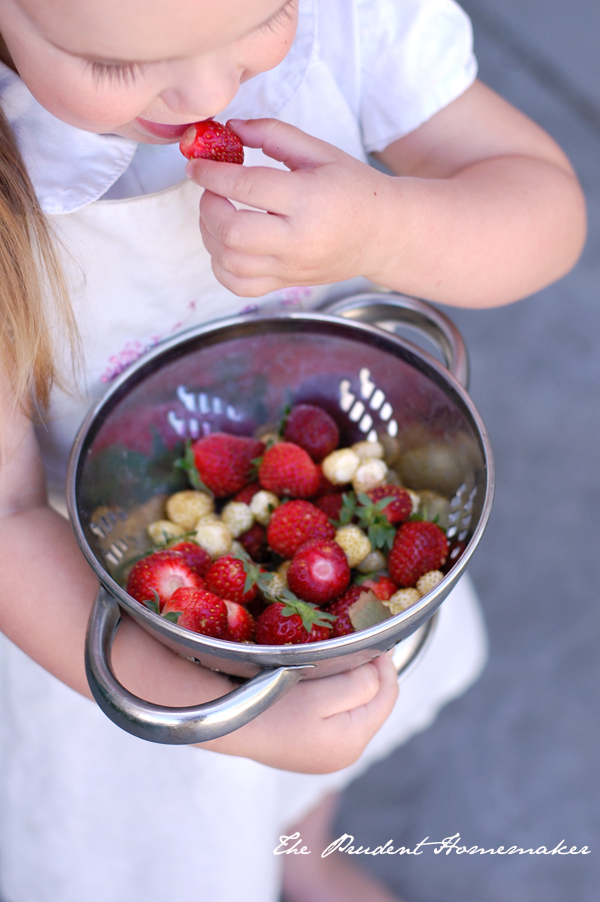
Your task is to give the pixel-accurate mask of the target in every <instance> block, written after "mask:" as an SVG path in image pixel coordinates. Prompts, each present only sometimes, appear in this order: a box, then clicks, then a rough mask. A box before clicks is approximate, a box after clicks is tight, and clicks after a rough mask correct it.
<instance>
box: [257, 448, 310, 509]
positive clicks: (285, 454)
mask: <svg viewBox="0 0 600 902" xmlns="http://www.w3.org/2000/svg"><path fill="white" fill-rule="evenodd" d="M258 480H259V482H260V484H261V486H262V487H263V489H267V490H268V491H269V492H274V493H275V494H276V495H289V496H291V497H292V498H309V497H310V496H311V495H314V494H315V492H316V491H317V489H318V488H319V483H320V481H321V477H320V474H319V469H318V467H317V466H316V465H315V464H314V463H313V461H312V460H311V459H310V456H309V455H308V454H307V453H306V451H305V450H304V448H300V447H299V445H293V444H292V443H291V442H279V443H278V444H277V445H273V447H272V448H269V450H268V451H267V452H265V456H264V457H263V460H262V463H261V465H260V467H259V470H258Z"/></svg>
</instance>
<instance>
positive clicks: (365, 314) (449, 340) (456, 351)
mask: <svg viewBox="0 0 600 902" xmlns="http://www.w3.org/2000/svg"><path fill="white" fill-rule="evenodd" d="M322 312H323V313H327V314H333V315H335V316H343V317H345V318H347V319H357V320H360V322H366V323H375V324H376V325H378V326H380V327H381V328H382V329H386V328H387V329H389V327H390V326H391V331H393V328H394V326H396V325H401V326H407V327H409V328H411V329H414V331H415V332H418V333H420V334H421V335H425V336H426V337H427V338H429V339H430V340H431V341H432V342H433V343H434V345H436V347H437V348H439V350H440V352H441V354H442V356H443V358H444V361H445V363H446V367H447V369H448V370H449V371H450V372H451V373H452V375H453V376H454V378H455V379H456V380H457V382H460V384H461V385H462V386H463V387H464V388H467V385H468V382H469V359H468V356H467V349H466V347H465V343H464V341H463V338H462V335H461V334H460V332H459V331H458V329H457V328H456V326H455V325H454V323H453V322H452V320H450V319H448V317H447V316H446V315H445V314H444V313H442V312H441V310H438V309H437V307H433V306H432V305H431V304H427V303H426V302H425V301H421V300H419V299H418V298H411V297H408V296H407V295H403V294H395V293H393V292H390V293H389V294H388V293H383V292H375V291H373V292H365V293H364V294H355V295H353V296H352V297H349V298H344V299H343V300H339V301H334V302H333V303H332V304H327V305H325V306H324V307H323V308H322Z"/></svg>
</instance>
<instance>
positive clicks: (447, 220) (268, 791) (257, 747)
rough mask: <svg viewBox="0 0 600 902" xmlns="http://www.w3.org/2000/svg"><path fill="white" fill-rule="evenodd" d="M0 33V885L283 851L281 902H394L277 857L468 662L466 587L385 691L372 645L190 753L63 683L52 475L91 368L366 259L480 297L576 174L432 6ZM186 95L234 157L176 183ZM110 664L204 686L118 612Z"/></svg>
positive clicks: (533, 254)
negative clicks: (284, 837) (421, 653)
mask: <svg viewBox="0 0 600 902" xmlns="http://www.w3.org/2000/svg"><path fill="white" fill-rule="evenodd" d="M0 33H1V35H2V39H3V45H2V60H3V65H2V69H1V72H0V76H1V77H0V96H1V99H2V107H3V110H4V117H6V121H3V122H2V126H1V127H2V140H1V147H0V155H1V159H0V181H1V197H0V229H1V240H0V270H1V283H0V284H1V285H2V288H1V289H0V292H1V297H2V319H1V326H0V329H1V332H0V335H1V342H2V359H3V370H2V374H1V377H2V379H1V392H0V400H1V411H0V412H1V469H0V513H1V517H0V548H1V549H2V563H3V567H2V575H1V580H0V593H1V594H0V630H1V631H2V632H3V633H4V635H5V637H7V638H5V639H1V641H0V812H1V814H0V893H1V894H2V896H3V899H4V902H50V900H52V902H71V900H73V902H74V900H77V902H81V900H85V902H100V900H102V902H136V900H138V899H139V900H142V899H143V900H144V902H171V900H175V899H180V898H184V897H186V898H187V897H189V896H190V894H192V896H194V897H198V898H202V899H207V900H211V902H226V900H227V902H228V900H232V899H238V898H244V899H245V900H246V902H248V900H257V902H258V900H260V902H268V900H274V899H276V898H277V894H278V891H279V880H280V876H279V869H280V867H281V863H282V860H283V858H285V859H286V868H285V872H286V873H285V888H286V893H287V898H289V900H290V902H303V900H310V902H315V900H317V899H323V900H333V899H335V898H344V899H346V900H351V899H353V898H369V899H371V900H373V902H377V900H384V899H389V898H390V897H389V895H388V894H387V893H386V892H385V891H384V890H383V889H377V888H376V887H375V886H374V885H372V884H371V883H370V882H369V881H368V880H367V878H362V877H355V876H352V877H349V876H348V871H347V870H345V866H344V863H341V862H338V863H337V864H333V858H332V859H325V860H321V859H320V857H319V855H320V851H321V849H320V848H315V849H314V850H313V851H312V854H311V855H310V856H305V857H299V858H298V860H297V861H295V860H294V856H293V855H291V856H276V855H273V850H274V849H275V847H276V846H277V845H278V836H279V834H280V833H283V832H287V833H290V832H293V829H294V828H290V827H289V826H288V825H289V824H290V823H293V822H294V821H296V820H297V819H298V818H301V817H304V816H306V815H307V812H308V811H309V810H310V809H311V807H313V806H315V805H316V804H317V803H318V802H320V807H319V808H318V809H316V811H315V812H313V814H311V815H310V816H309V817H308V818H307V820H305V821H304V823H303V824H301V828H300V829H301V830H302V829H304V830H305V831H307V832H306V836H305V837H304V839H305V843H306V839H307V837H308V835H309V832H310V835H311V836H312V837H313V838H315V841H316V842H321V841H322V840H323V838H324V837H326V836H327V823H328V817H329V816H330V807H331V806H330V802H329V800H325V801H324V802H323V801H322V800H323V797H324V795H325V794H326V793H328V792H331V790H333V789H336V788H339V787H341V786H343V785H344V784H345V783H346V782H347V781H348V780H349V779H350V778H351V776H353V775H354V774H355V773H357V772H358V770H359V769H361V768H364V767H365V766H366V765H367V764H368V763H369V762H370V761H372V760H374V759H375V758H376V757H377V756H380V755H382V754H385V753H387V751H389V750H390V749H391V748H392V747H393V746H394V745H395V744H397V743H398V742H400V741H402V740H404V739H405V738H407V736H408V735H410V734H411V733H412V732H414V731H415V730H417V729H421V728H423V727H424V726H425V725H426V724H427V723H428V722H429V721H430V720H431V719H432V718H433V716H435V712H436V711H437V710H438V708H439V707H440V705H442V704H443V703H444V702H445V701H447V700H448V699H449V698H451V697H453V696H454V695H456V694H458V693H459V692H460V691H462V690H463V689H464V688H465V687H466V686H467V685H468V684H469V683H470V682H471V681H472V680H473V679H474V678H475V676H476V674H477V672H478V671H479V669H480V667H481V663H482V657H483V652H482V649H483V640H482V633H481V627H480V622H479V619H478V613H477V609H476V606H475V604H474V600H473V596H472V593H471V592H470V590H469V588H468V585H464V581H463V585H462V588H461V587H459V588H458V589H457V590H456V591H455V593H453V595H454V597H453V598H452V597H451V599H449V600H448V601H447V602H446V604H445V605H444V608H443V614H442V617H441V618H440V626H439V629H438V631H437V635H436V637H435V640H434V642H433V643H432V645H431V647H430V649H429V652H428V654H427V655H426V656H425V658H424V660H423V662H422V663H421V665H420V666H419V667H418V668H416V669H415V671H414V672H413V674H412V675H411V676H410V677H409V678H408V679H407V680H406V682H405V683H404V685H403V689H402V693H401V695H400V698H399V700H398V702H397V703H396V696H397V683H396V679H395V675H394V672H393V668H392V665H391V662H390V660H389V658H388V657H387V656H382V657H381V658H380V659H378V660H377V661H376V662H374V663H373V664H368V665H365V666H363V667H360V668H357V669H356V670H354V671H352V672H350V673H347V674H342V675H339V676H334V677H329V678H326V679H322V680H318V681H313V682H303V683H300V684H298V685H297V686H296V687H295V688H294V689H293V690H292V691H291V692H290V693H289V694H288V695H287V696H286V697H285V698H284V699H282V700H281V701H280V702H279V703H278V704H276V705H274V706H273V707H272V708H271V709H270V710H269V711H267V712H266V713H265V714H263V715H262V716H261V717H259V718H257V719H256V720H255V721H253V722H251V723H250V724H248V725H247V726H246V727H244V728H242V729H240V730H238V731H237V732H235V733H233V734H231V735H229V736H226V737H223V738H222V739H219V740H215V741H213V742H210V743H206V744H205V746H204V747H203V748H202V749H200V750H198V749H190V748H171V747H163V746H156V745H153V744H149V743H143V742H141V741H138V740H136V739H134V738H133V737H131V736H129V735H128V734H126V733H123V732H121V731H120V730H118V729H117V728H116V727H115V726H113V724H111V723H110V721H108V720H107V719H106V718H105V717H104V716H103V715H102V714H101V713H100V712H99V710H98V709H97V708H96V707H95V706H94V705H93V704H91V703H90V702H89V701H88V700H87V699H89V697H90V693H89V690H88V687H87V683H86V679H85V673H84V667H83V653H82V651H83V643H84V635H85V628H86V622H87V618H88V615H89V610H90V606H91V603H92V600H93V598H94V595H95V592H96V589H97V586H96V584H95V580H94V577H93V575H92V573H91V571H90V570H89V568H88V567H87V565H86V563H85V562H84V560H83V558H82V557H81V555H80V553H79V552H78V550H77V547H76V545H75V542H74V539H73V537H72V535H71V531H70V527H69V525H68V523H67V522H66V521H65V520H64V519H62V518H61V517H60V516H59V515H58V514H57V513H55V512H54V511H53V510H51V508H50V507H49V506H48V505H47V503H46V497H47V487H48V489H49V491H50V492H51V493H57V492H60V491H61V489H62V488H63V485H64V471H65V463H66V458H67V455H68V451H69V447H70V444H71V442H72V440H73V436H74V433H75V430H76V428H77V426H78V424H79V422H80V421H81V419H82V417H83V415H84V413H85V410H86V408H87V407H88V406H89V405H90V403H91V402H92V401H93V400H94V399H95V398H96V397H97V396H99V395H100V394H101V392H102V390H103V389H104V387H105V386H106V384H107V383H109V382H110V380H111V379H112V378H114V376H115V375H117V374H118V373H119V372H120V371H121V370H122V369H124V368H125V367H126V366H127V364H128V363H130V362H132V361H133V360H134V359H136V357H138V356H140V355H141V354H142V353H143V352H144V350H146V349H148V348H149V347H151V346H152V345H154V344H156V343H157V342H158V341H160V340H161V339H162V338H165V337H167V336H170V335H173V334H175V333H177V332H178V331H180V330H182V329H184V328H188V327H190V326H193V325H196V324H198V323H201V322H204V321H207V320H210V319H213V318H216V317H219V316H226V315H229V314H234V313H239V312H240V311H241V310H243V309H244V308H247V307H248V305H249V301H248V298H259V299H260V300H259V301H257V302H256V303H258V304H261V305H262V304H265V303H268V304H275V305H283V306H284V307H289V306H294V305H298V304H302V305H303V306H304V307H306V308H312V307H315V306H317V305H318V304H320V303H322V302H323V300H325V299H326V298H327V297H328V296H334V295H342V294H344V293H347V292H348V291H349V290H351V289H352V288H356V287H360V286H362V285H364V284H368V283H367V282H366V281H365V280H370V282H375V283H377V284H379V285H383V286H386V287H388V288H393V289H397V290H400V291H402V292H406V293H410V294H416V295H420V296H423V297H428V298H430V299H433V300H439V301H443V302H445V303H450V304H457V305H467V306H474V307H477V306H479V307H484V306H488V305H493V304H499V303H506V302H509V301H512V300H515V299H517V298H519V297H522V296H524V295H526V294H529V293H530V292H532V291H535V290H537V289H538V288H541V287H542V286H543V285H545V284H547V283H548V282H550V281H552V280H553V279H556V278H558V277H559V276H561V275H562V274H564V273H565V272H566V271H567V270H568V269H569V268H570V267H571V266H572V265H573V263H574V262H575V260H576V259H577V257H578V255H579V252H580V250H581V246H582V243H583V238H584V231H585V224H584V220H585V216H584V209H583V201H582V197H581V192H580V190H579V187H578V184H577V181H576V179H575V177H574V175H573V172H572V170H571V167H570V165H569V163H568V161H567V160H566V159H565V157H564V155H563V154H562V152H561V151H560V149H559V148H557V146H556V145H555V144H554V143H553V141H552V140H551V139H550V138H549V137H548V136H547V135H545V134H544V133H543V132H542V131H541V130H540V129H539V128H537V127H536V126H535V125H534V124H533V123H532V122H530V121H529V120H527V119H526V118H525V117H524V116H522V115H521V114H520V113H518V112H517V111H516V110H514V109H513V108H511V107H510V106H509V105H508V104H506V103H505V102H504V101H502V100H501V99H500V98H499V97H497V96H496V95H494V94H493V93H492V92H491V91H489V90H488V89H487V88H485V87H484V86H483V85H481V84H479V83H477V82H476V81H475V62H474V59H473V56H472V49H471V34H470V28H469V23H468V20H467V19H466V17H465V16H464V15H463V14H462V12H461V11H460V10H459V9H458V7H456V6H455V4H454V3H453V2H452V0H288V2H283V0H220V2H219V3H214V2H211V0H178V2H177V3H173V2H172V0H3V2H2V4H0ZM211 116H217V117H219V119H222V120H223V121H225V120H227V119H233V120H234V121H233V127H234V129H235V130H236V131H237V133H238V134H239V136H240V137H241V139H242V140H243V142H244V144H245V145H247V147H248V148H250V150H249V151H248V154H247V163H248V165H247V166H245V167H243V168H242V167H239V166H231V165H227V164H220V163H213V162H209V161H196V162H194V163H192V164H190V165H189V166H188V167H187V175H188V176H189V178H188V179H186V178H185V172H186V171H185V169H184V164H185V160H184V159H183V158H182V157H181V155H180V154H179V151H178V148H177V142H178V139H179V137H180V136H181V134H182V133H183V131H184V130H185V128H186V126H187V125H188V124H189V123H191V122H194V121H197V120H200V119H206V118H208V117H211ZM367 152H372V153H374V154H375V156H376V157H377V158H378V159H379V160H380V161H381V162H382V163H384V164H385V165H386V166H387V167H388V169H389V170H391V172H393V173H395V175H394V176H390V175H384V174H382V173H381V172H379V171H377V170H375V169H373V168H371V167H369V166H368V165H367V162H366V154H367ZM203 189H204V190H203ZM232 201H236V202H239V203H240V204H243V205H247V206H250V207H252V208H254V209H247V206H246V208H245V209H238V208H237V207H236V206H234V205H233V203H232ZM198 204H199V205H200V207H199V208H200V227H199V229H198ZM264 211H268V212H269V214H271V215H265V212H264ZM327 286H329V287H327ZM265 296H266V297H265ZM70 348H71V349H74V351H75V352H76V353H75V355H74V357H75V361H76V362H77V360H79V361H80V364H81V365H80V367H79V369H77V366H75V368H73V367H71V366H70V364H69V361H70V360H71V359H72V358H73V354H72V353H71V350H70ZM77 351H79V355H78V354H77ZM34 422H35V423H36V424H37V426H36V427H35V428H34V425H33V423H34ZM114 666H115V669H116V672H117V675H118V677H119V678H120V679H121V680H122V682H123V683H124V684H125V685H126V686H127V687H128V688H129V689H131V690H132V691H133V692H135V693H136V694H137V695H140V696H142V697H144V698H147V699H150V700H151V701H155V702H158V703H161V704H167V705H176V706H179V705H188V704H198V703H199V702H200V701H203V700H208V699H211V698H215V697H217V696H220V695H223V694H224V693H225V692H227V691H228V689H229V688H230V684H229V681H228V679H227V678H226V677H225V676H222V675H219V674H216V673H213V672H210V671H206V670H203V669H201V668H199V667H197V666H195V665H192V664H190V663H189V662H188V661H186V660H184V659H182V658H179V657H178V656H176V655H174V654H173V653H171V652H170V651H169V650H168V649H166V648H165V647H163V646H161V645H160V644H159V643H157V642H156V641H154V640H153V639H152V638H151V637H150V636H148V635H147V634H146V633H144V632H143V631H141V630H140V629H138V628H137V626H135V625H134V624H133V623H132V622H131V621H129V620H127V619H126V620H125V623H124V624H123V625H122V627H121V628H120V630H119V633H118V636H117V640H116V642H115V649H114ZM73 690H75V691H73ZM84 696H86V697H87V698H84ZM380 728H381V729H380ZM365 749H366V752H365ZM361 881H362V882H361Z"/></svg>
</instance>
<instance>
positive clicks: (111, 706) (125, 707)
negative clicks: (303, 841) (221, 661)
mask: <svg viewBox="0 0 600 902" xmlns="http://www.w3.org/2000/svg"><path fill="white" fill-rule="evenodd" d="M120 622H121V613H120V609H119V605H118V603H117V601H116V600H115V599H114V598H113V597H112V596H111V595H109V593H108V592H107V591H106V589H104V587H102V588H101V589H100V591H99V592H98V595H97V596H96V601H95V603H94V606H93V608H92V613H91V616H90V622H89V624H88V632H87V636H86V644H85V669H86V673H87V678H88V682H89V684H90V689H91V690H92V695H93V696H94V698H95V700H96V702H97V703H98V705H99V707H100V708H101V709H102V710H103V711H104V713H105V714H106V715H107V717H109V718H110V719H111V720H112V721H113V723H116V724H117V726H119V727H121V728H122V729H123V730H126V731H127V732H128V733H132V734H133V735H134V736H138V737H139V738H140V739H147V740H148V741H150V742H161V743H165V744H167V745H193V744H194V743H196V742H208V740H209V739H217V738H218V737H219V736H225V735H226V734H227V733H233V731H234V730H237V729H239V728H240V727H243V726H244V724H246V723H248V722H249V721H250V720H252V719H253V718H255V717H257V716H258V715H259V714H261V713H262V712H263V711H264V710H266V708H268V707H269V706H270V705H272V704H273V703H274V702H275V701H277V699H278V698H280V697H281V696H282V695H284V694H285V693H286V692H287V691H288V690H289V689H291V688H292V686H293V685H294V684H295V683H297V682H298V680H299V679H300V677H301V676H302V674H303V673H305V672H306V669H307V668H306V667H278V668H275V669H272V670H271V669H269V670H263V671H261V673H259V674H258V675H257V676H255V677H253V678H252V679H251V680H248V682H247V683H244V685H243V686H240V687H239V688H238V689H234V690H233V691H232V692H228V693H227V695H224V696H222V697H221V698H218V699H215V700H214V701H210V702H205V703H204V704H202V705H195V706H192V707H186V708H167V707H165V706H163V705H155V704H152V703H150V702H147V701H145V700H144V699H142V698H138V696H136V695H133V693H131V692H129V691H128V690H127V689H125V687H124V686H122V685H121V683H120V682H119V681H118V680H117V678H116V676H115V675H114V673H113V670H112V666H111V663H110V660H111V649H112V644H113V640H114V638H115V635H116V632H117V629H118V628H119V624H120Z"/></svg>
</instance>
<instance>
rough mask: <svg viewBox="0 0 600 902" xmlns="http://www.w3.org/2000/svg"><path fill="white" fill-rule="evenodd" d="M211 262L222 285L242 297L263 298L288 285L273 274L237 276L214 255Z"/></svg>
mask: <svg viewBox="0 0 600 902" xmlns="http://www.w3.org/2000/svg"><path fill="white" fill-rule="evenodd" d="M211 263H212V271H213V273H214V275H215V278H216V279H218V281H219V282H220V283H221V285H223V286H224V287H225V288H227V289H229V291H231V292H232V293H233V294H236V295H237V296H238V297H240V298H261V297H262V296H263V295H264V294H269V292H271V291H277V289H279V288H284V287H285V285H286V283H284V282H282V281H281V279H277V278H275V277H273V276H264V275H263V276H258V277H256V278H248V277H242V276H237V275H235V274H233V273H231V272H228V271H227V270H226V269H224V268H223V267H222V266H221V265H220V263H219V262H218V260H215V258H214V257H213V258H212V261H211Z"/></svg>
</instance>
